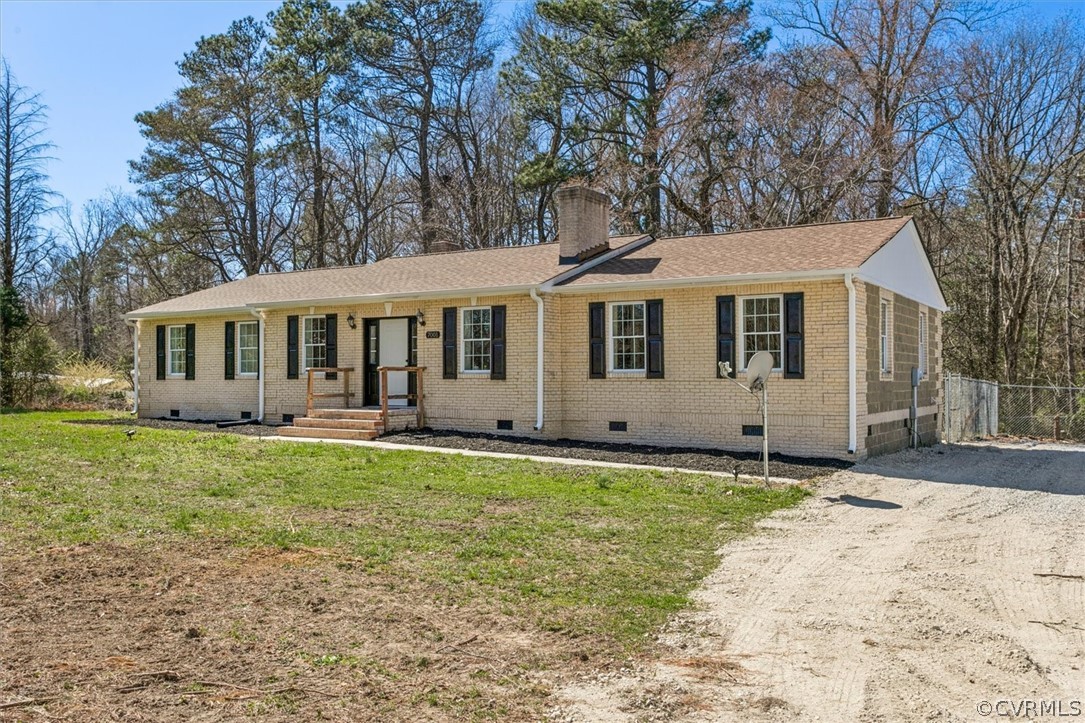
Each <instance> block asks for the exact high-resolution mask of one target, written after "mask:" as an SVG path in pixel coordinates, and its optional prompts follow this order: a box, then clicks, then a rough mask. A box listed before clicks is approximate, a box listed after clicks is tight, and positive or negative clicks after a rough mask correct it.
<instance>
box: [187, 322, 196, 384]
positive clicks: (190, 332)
mask: <svg viewBox="0 0 1085 723" xmlns="http://www.w3.org/2000/svg"><path fill="white" fill-rule="evenodd" d="M195 378H196V325H195V324H185V379H195Z"/></svg>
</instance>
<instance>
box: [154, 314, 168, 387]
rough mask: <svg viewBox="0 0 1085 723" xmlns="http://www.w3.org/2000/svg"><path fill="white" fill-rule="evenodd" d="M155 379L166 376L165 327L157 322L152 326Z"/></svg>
mask: <svg viewBox="0 0 1085 723" xmlns="http://www.w3.org/2000/svg"><path fill="white" fill-rule="evenodd" d="M154 358H155V371H154V378H155V379H165V378H166V327H164V326H163V325H162V324H159V325H158V326H156V327H155V328H154Z"/></svg>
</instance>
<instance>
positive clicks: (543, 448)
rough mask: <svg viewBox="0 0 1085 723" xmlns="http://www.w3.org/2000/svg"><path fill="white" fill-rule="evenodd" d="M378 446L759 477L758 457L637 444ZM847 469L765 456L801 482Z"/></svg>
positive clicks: (499, 439)
mask: <svg viewBox="0 0 1085 723" xmlns="http://www.w3.org/2000/svg"><path fill="white" fill-rule="evenodd" d="M381 441H382V442H393V443H395V442H398V443H402V444H423V445H426V446H429V447H449V448H455V449H472V450H479V451H483V452H506V453H510V454H530V455H538V456H542V457H571V458H574V459H590V460H597V461H601V462H624V463H626V464H650V465H655V466H657V467H679V468H683V469H695V470H705V471H707V472H725V473H733V472H734V471H735V470H736V469H737V470H738V473H739V474H743V475H753V476H760V475H761V461H760V455H759V454H758V453H756V452H721V451H717V450H712V449H701V448H697V447H652V446H647V445H641V444H617V443H610V442H583V441H578V440H573V439H554V440H551V439H531V438H528V437H512V436H508V437H506V436H504V435H497V434H485V433H482V432H454V431H448V430H437V429H421V430H405V431H401V432H392V433H390V434H386V435H384V436H382V437H381ZM850 466H851V463H850V462H846V461H843V460H837V459H819V458H812V457H790V456H787V455H779V454H772V455H769V475H770V476H772V477H782V478H787V479H797V480H805V479H810V478H811V477H817V476H819V475H828V474H832V473H833V472H836V471H838V470H841V469H846V468H848V467H850Z"/></svg>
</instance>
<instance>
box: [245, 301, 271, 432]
mask: <svg viewBox="0 0 1085 723" xmlns="http://www.w3.org/2000/svg"><path fill="white" fill-rule="evenodd" d="M249 313H251V314H252V315H253V316H255V317H256V318H257V320H258V321H259V322H260V338H259V347H260V351H259V352H258V353H259V355H260V362H259V363H260V366H259V373H258V374H257V375H256V395H257V396H256V398H257V402H256V407H257V411H256V421H258V422H260V424H263V423H264V376H265V374H264V336H265V334H264V326H265V325H266V323H267V312H265V311H264V310H263V309H249Z"/></svg>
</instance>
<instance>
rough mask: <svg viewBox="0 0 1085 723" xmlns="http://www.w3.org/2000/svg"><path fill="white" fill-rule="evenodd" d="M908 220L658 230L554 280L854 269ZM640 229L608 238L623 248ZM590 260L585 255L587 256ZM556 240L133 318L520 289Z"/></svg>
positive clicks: (251, 284) (155, 308) (166, 304)
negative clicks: (660, 234)
mask: <svg viewBox="0 0 1085 723" xmlns="http://www.w3.org/2000/svg"><path fill="white" fill-rule="evenodd" d="M909 220H910V218H909V217H901V218H885V219H878V220H875V221H850V222H845V223H826V224H814V225H809V226H789V227H785V228H771V229H760V230H754V231H736V232H732V233H724V234H711V235H704V236H674V237H669V238H660V239H656V240H653V241H650V242H649V243H646V244H644V245H641V246H639V247H637V248H633V249H631V250H630V251H628V252H626V253H623V254H620V255H619V256H617V257H616V258H613V259H610V260H607V261H603V262H602V263H601V264H599V265H597V266H595V267H594V268H589V269H586V270H585V271H583V272H582V273H580V274H578V275H576V276H574V277H573V278H572V279H570V280H568V281H565V282H562V283H561V285H559V286H558V287H557V288H558V289H561V288H577V287H582V286H594V285H596V284H610V283H619V282H627V283H628V282H645V281H648V282H662V283H666V282H668V281H682V280H696V279H699V278H717V277H731V276H735V277H740V276H755V275H761V274H787V273H803V272H817V271H834V270H840V269H853V268H858V267H859V266H860V265H861V264H862V263H863V262H864V261H866V260H867V259H868V258H869V257H870V256H871V254H873V253H874V252H875V251H877V250H878V249H879V248H881V247H882V246H883V245H884V244H885V243H887V242H888V241H889V240H890V239H891V238H893V236H895V235H896V234H897V232H898V231H900V230H901V229H902V228H903V227H904V225H905V224H907V223H908V221H909ZM640 238H643V236H614V237H611V239H610V247H611V249H620V248H621V247H622V246H626V245H629V244H630V243H632V242H633V241H635V240H637V239H640ZM588 263H590V262H588ZM570 268H571V267H569V266H565V267H563V266H561V265H560V264H559V262H558V245H557V244H553V243H550V244H539V245H535V246H508V247H500V248H492V249H478V250H473V251H454V252H450V253H443V254H429V255H425V256H401V257H393V258H388V259H383V260H381V261H378V262H376V263H373V264H367V265H365V266H347V267H340V268H332V269H314V270H311V271H293V272H286V273H274V274H259V275H257V276H250V277H248V278H245V279H241V280H239V281H233V282H230V283H227V284H222V285H220V286H215V287H213V288H210V289H204V290H203V291H197V292H195V293H193V294H187V295H185V296H180V297H177V298H175V299H170V300H168V301H163V302H161V303H158V304H153V305H151V306H145V307H143V308H142V309H137V310H135V311H133V312H131V313H130V314H129V316H132V317H141V316H166V315H182V314H193V313H195V314H200V313H214V312H216V311H237V310H241V309H244V308H245V307H246V306H281V305H287V304H297V305H298V306H301V305H307V304H315V303H325V302H333V301H336V300H346V299H360V298H363V297H387V296H412V295H422V294H427V295H436V294H441V295H448V296H454V295H456V294H463V293H468V292H476V291H484V290H486V291H488V290H493V291H499V290H502V289H504V290H512V289H524V288H527V287H530V286H536V285H539V284H542V283H544V282H546V281H549V280H551V279H553V278H554V277H556V276H558V275H559V274H561V273H562V272H565V271H568V270H570Z"/></svg>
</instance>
